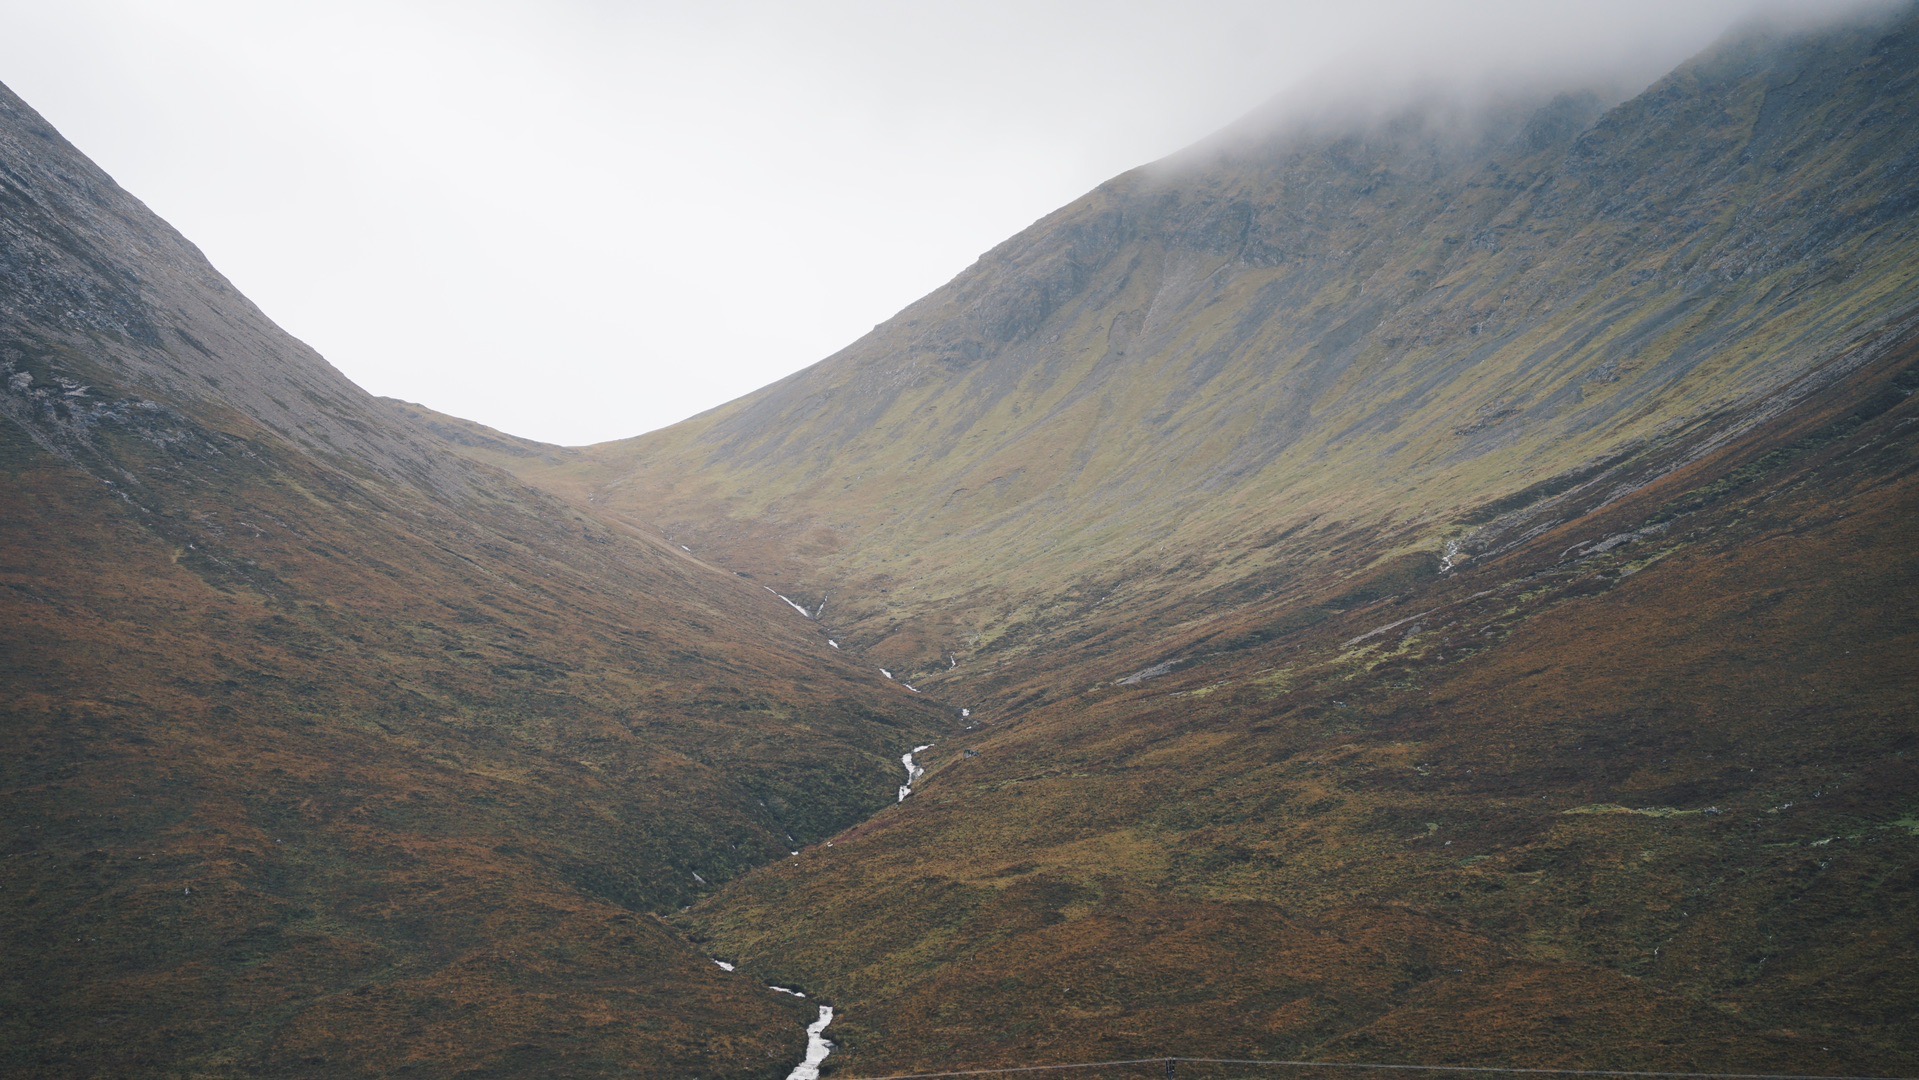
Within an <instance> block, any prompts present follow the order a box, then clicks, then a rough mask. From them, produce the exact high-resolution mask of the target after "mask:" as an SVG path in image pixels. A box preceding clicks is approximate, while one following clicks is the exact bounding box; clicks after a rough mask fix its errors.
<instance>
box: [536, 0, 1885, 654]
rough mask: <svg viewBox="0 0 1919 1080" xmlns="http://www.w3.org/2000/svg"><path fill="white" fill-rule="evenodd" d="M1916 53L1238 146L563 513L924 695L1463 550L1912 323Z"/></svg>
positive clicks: (993, 258) (579, 479)
mask: <svg viewBox="0 0 1919 1080" xmlns="http://www.w3.org/2000/svg"><path fill="white" fill-rule="evenodd" d="M1916 61H1919V31H1915V29H1914V24H1913V21H1912V20H1911V19H1910V18H1907V19H1905V20H1904V21H1898V22H1894V23H1892V24H1876V25H1874V26H1872V27H1869V28H1856V27H1855V28H1849V29H1843V30H1834V31H1829V32H1826V33H1824V34H1822V35H1817V36H1813V37H1807V38H1790V39H1785V40H1780V39H1775V38H1771V37H1768V36H1766V35H1764V34H1757V33H1755V34H1751V35H1746V36H1741V37H1736V38H1734V39H1731V40H1729V41H1727V42H1725V43H1724V44H1722V45H1721V46H1720V47H1719V48H1717V49H1716V50H1714V51H1713V52H1711V53H1709V54H1707V55H1706V56H1703V57H1701V58H1700V59H1698V60H1696V61H1694V62H1692V63H1690V64H1688V65H1686V66H1684V67H1683V68H1681V69H1680V70H1678V71H1676V72H1674V73H1673V74H1672V75H1671V76H1669V77H1667V78H1666V79H1664V80H1662V81H1661V82H1659V83H1658V84H1656V85H1655V86H1653V87H1651V88H1650V89H1648V90H1647V91H1646V92H1644V93H1643V94H1640V95H1639V96H1637V97H1635V98H1633V99H1632V100H1630V101H1626V102H1623V103H1621V104H1618V105H1616V106H1614V107H1611V108H1605V107H1603V106H1602V103H1601V102H1599V101H1598V100H1596V99H1594V98H1592V97H1591V96H1589V95H1586V96H1582V95H1577V94H1568V95H1562V96H1560V97H1557V98H1554V99H1552V100H1549V101H1526V100H1514V101H1508V102H1504V103H1498V104H1495V105H1492V106H1488V107H1486V108H1483V109H1480V110H1478V111H1475V112H1471V113H1469V114H1466V115H1463V116H1462V115H1458V114H1456V113H1455V112H1454V111H1453V110H1450V109H1448V108H1446V107H1444V106H1439V105H1432V106H1425V107H1419V108H1413V109H1408V110H1403V111H1400V112H1396V113H1391V114H1388V115H1387V116H1386V117H1384V118H1383V119H1377V120H1351V121H1342V122H1332V121H1328V122H1324V123H1313V122H1307V121H1301V120H1291V121H1282V122H1280V124H1279V126H1278V127H1277V128H1276V129H1271V128H1266V129H1255V130H1248V131H1242V132H1235V133H1232V134H1231V135H1230V136H1228V137H1223V138H1222V139H1220V140H1216V141H1215V142H1213V143H1209V144H1207V145H1206V146H1202V147H1201V148H1198V149H1195V150H1193V151H1190V152H1188V153H1186V154H1183V155H1179V156H1177V157H1175V158H1173V159H1171V160H1168V161H1165V162H1161V163H1159V164H1157V165H1155V166H1151V167H1148V168H1144V169H1140V170H1137V171H1135V172H1132V173H1129V174H1127V175H1125V176H1122V177H1119V178H1118V179H1116V180H1114V181H1112V182H1111V183H1108V184H1106V185H1104V186H1102V187H1101V188H1099V189H1098V190H1096V191H1094V192H1092V193H1090V194H1088V195H1087V196H1086V197H1085V198H1083V199H1080V200H1078V201H1076V202H1075V203H1073V204H1072V205H1069V206H1067V207H1064V208H1062V209H1061V210H1060V211H1058V212H1057V213H1055V214H1053V215H1051V216H1049V217H1048V218H1046V219H1045V220H1043V221H1041V222H1039V223H1038V224H1036V225H1035V226H1033V227H1032V228H1031V229H1029V230H1028V231H1026V232H1025V233H1022V234H1021V235H1019V236H1017V237H1014V238H1013V239H1011V240H1009V241H1007V242H1006V243H1005V244H1003V245H1001V246H1000V247H999V248H997V249H995V250H994V251H992V252H990V253H988V254H987V255H986V256H984V257H983V258H982V259H981V260H980V261H979V263H977V264H976V265H974V266H973V267H972V268H970V269H968V270H967V271H966V272H965V273H963V274H961V275H960V276H959V277H958V278H956V279H955V280H954V281H953V282H952V283H951V284H950V285H948V286H947V287H945V288H943V289H941V290H939V291H937V292H935V293H933V294H932V295H930V296H928V297H927V298H925V299H924V300H922V301H920V302H919V303H917V304H915V305H913V306H912V307H909V308H908V309H906V310H905V311H903V312H901V313H900V315H899V316H897V317H896V318H894V319H893V320H891V321H889V322H888V323H886V324H884V325H882V326H881V327H879V328H877V329H876V330H875V331H874V332H873V333H872V334H871V335H869V336H868V337H866V338H864V339H862V340H861V341H859V342H857V343H855V344H853V345H852V346H850V347H849V348H847V349H846V350H844V351H843V352H841V353H839V354H837V355H835V356H833V357H830V358H828V359H827V360H825V361H822V362H821V363H820V364H818V365H816V366H814V367H812V368H810V369H808V370H806V371H804V372H801V373H799V374H797V375H794V376H792V377H791V378H788V379H786V380H784V381H782V382H780V383H778V384H775V385H773V386H771V387H768V388H766V389H765V390H762V391H760V392H758V393H756V394H753V395H749V396H748V397H745V398H742V399H740V400H739V401H736V402H733V403H731V404H729V405H726V406H723V407H722V408H720V409H717V410H714V411H713V412H710V413H707V414H705V415H703V416H701V417H697V418H695V419H693V420H691V421H688V422H687V423H684V424H681V425H678V426H676V427H673V428H670V429H667V430H665V431H662V432H657V433H653V434H650V435H647V436H643V437H640V438H638V439H634V440H630V441H627V442H621V443H611V444H606V445H603V446H599V447H594V448H591V449H590V450H589V451H588V452H587V454H586V457H585V459H584V460H583V462H582V463H580V464H578V465H574V466H570V467H567V468H564V469H561V470H557V471H559V472H562V473H564V474H565V476H564V478H563V479H562V480H559V481H557V482H556V484H557V486H559V487H562V488H566V489H569V490H573V491H575V492H579V493H590V494H591V495H592V497H593V498H594V499H595V500H596V503H597V504H598V505H602V506H606V507H609V508H612V509H615V510H618V511H621V512H623V513H626V514H628V515H629V516H630V517H632V518H633V519H634V520H638V521H646V522H651V523H657V524H659V525H660V526H661V527H662V528H665V529H667V530H668V531H671V532H673V533H674V534H675V535H680V536H685V537H688V538H693V539H695V540H696V546H703V548H704V549H705V550H710V551H714V552H716V553H718V554H719V555H720V556H722V557H724V558H725V559H727V560H729V563H730V564H732V565H737V566H740V567H742V568H747V569H750V570H753V571H754V572H762V573H771V574H775V575H777V576H780V577H782V578H784V579H786V580H789V581H792V582H794V583H795V584H796V585H800V586H803V587H805V588H807V589H809V590H810V591H813V592H831V593H832V594H833V595H834V596H835V597H836V605H835V611H834V612H833V614H832V615H831V616H829V621H835V620H836V629H837V631H838V632H839V633H840V634H841V635H842V636H843V637H844V638H846V639H848V640H850V641H852V642H854V643H857V644H858V645H859V646H861V647H863V648H866V649H868V650H870V651H871V652H872V653H873V655H876V656H879V657H882V658H884V659H885V660H886V661H887V662H889V663H890V664H892V665H893V666H895V667H899V668H903V669H906V670H908V671H911V672H913V673H914V674H915V675H916V676H919V677H922V678H926V679H933V678H934V677H935V675H936V674H937V673H938V672H939V671H941V670H945V669H948V668H949V666H950V664H949V660H948V658H949V657H950V656H957V657H958V658H959V660H960V661H961V666H960V668H959V669H958V670H957V671H955V672H954V674H953V675H952V676H950V678H955V679H967V678H973V679H974V681H975V682H978V681H979V675H980V674H981V673H983V671H984V670H985V669H988V668H991V667H993V666H994V665H996V664H1001V663H1004V664H1006V665H1011V666H1018V667H1025V666H1029V665H1031V664H1033V663H1035V662H1036V661H1035V657H1037V656H1039V655H1042V654H1049V653H1051V652H1054V651H1056V650H1058V649H1059V648H1061V647H1063V646H1070V645H1072V644H1073V642H1074V639H1075V636H1076V635H1079V634H1082V633H1083V632H1084V631H1085V630H1086V628H1087V627H1088V626H1089V625H1092V626H1099V627H1103V628H1111V627H1112V626H1114V625H1115V624H1117V623H1120V622H1123V621H1125V620H1127V619H1135V618H1138V617H1140V616H1152V617H1155V618H1165V619H1176V618H1177V617H1178V616H1177V615H1176V612H1177V610H1178V609H1180V608H1181V607H1182V606H1183V605H1188V604H1191V603H1192V602H1193V601H1195V599H1196V598H1204V599H1203V603H1200V604H1198V605H1197V606H1198V607H1199V608H1200V609H1201V610H1203V611H1206V612H1209V613H1210V612H1211V611H1213V609H1214V608H1215V607H1216V606H1217V605H1218V604H1219V603H1221V602H1231V601H1232V600H1233V598H1235V597H1243V596H1258V595H1263V594H1267V593H1271V592H1273V591H1275V590H1283V589H1285V588H1287V587H1289V585H1288V583H1290V582H1296V581H1300V580H1303V579H1305V578H1308V577H1310V576H1312V575H1314V574H1319V573H1326V572H1330V571H1331V570H1332V569H1333V565H1332V564H1329V563H1323V562H1322V557H1323V556H1324V555H1325V554H1326V553H1327V551H1328V549H1329V547H1330V546H1332V545H1334V544H1336V543H1337V542H1338V537H1340V536H1341V535H1343V534H1344V533H1345V532H1346V530H1348V529H1352V528H1357V529H1359V530H1360V531H1361V532H1362V533H1365V534H1368V535H1370V534H1371V532H1372V531H1373V530H1375V529H1377V528H1379V527H1382V526H1385V525H1387V524H1389V523H1390V524H1391V526H1392V528H1393V529H1394V531H1395V532H1396V533H1400V534H1403V537H1404V541H1405V543H1406V544H1408V545H1409V546H1410V547H1412V548H1414V549H1417V550H1421V551H1425V552H1429V553H1431V554H1432V555H1433V557H1434V558H1437V557H1439V555H1440V554H1441V553H1442V552H1443V551H1444V550H1445V545H1446V544H1447V542H1448V541H1449V540H1452V541H1457V542H1459V543H1460V544H1461V545H1462V546H1463V547H1464V549H1465V550H1466V551H1467V552H1469V553H1470V552H1471V551H1472V550H1474V541H1473V525H1472V523H1471V522H1469V521H1467V520H1465V519H1463V518H1462V517H1461V515H1462V514H1463V513H1464V512H1466V511H1468V510H1469V509H1471V508H1473V507H1476V506H1480V505H1483V504H1485V503H1488V502H1491V501H1494V500H1497V499H1499V498H1502V497H1506V496H1508V495H1511V494H1513V493H1515V492H1517V491H1519V490H1521V489H1524V488H1525V487H1527V486H1528V485H1530V484H1532V483H1534V482H1536V481H1537V480H1539V479H1541V478H1543V477H1549V476H1554V475H1559V474H1565V473H1569V472H1572V471H1574V470H1577V469H1579V468H1582V467H1586V466H1590V465H1593V464H1595V463H1599V462H1603V461H1605V460H1607V459H1608V458H1610V457H1612V456H1614V455H1616V454H1618V453H1620V452H1622V451H1625V450H1628V449H1630V448H1632V447H1634V446H1638V445H1641V444H1643V443H1645V442H1647V441H1648V440H1653V439H1657V438H1661V437H1664V436H1666V435H1669V434H1671V433H1672V432H1673V431H1675V430H1676V429H1679V428H1683V427H1685V426H1686V425H1689V424H1694V423H1698V422H1701V421H1702V420H1703V419H1705V418H1708V417H1713V416H1717V415H1721V414H1723V413H1725V412H1726V411H1727V410H1734V411H1736V410H1738V409H1740V408H1742V407H1744V406H1746V405H1749V404H1750V403H1752V402H1754V401H1756V400H1759V399H1761V398H1762V397H1764V396H1765V395H1766V394H1768V393H1770V392H1772V391H1774V390H1776V389H1777V388H1778V387H1780V386H1782V385H1785V384H1787V383H1789V382H1791V381H1792V380H1793V379H1795V378H1797V377H1799V376H1801V375H1803V374H1805V373H1806V372H1809V371H1814V370H1817V369H1819V368H1820V367H1821V366H1822V365H1824V364H1826V363H1828V362H1830V361H1831V360H1832V359H1833V358H1834V357H1835V356H1837V355H1839V354H1841V353H1842V352H1844V351H1845V350H1847V349H1849V348H1850V347H1851V346H1852V345H1853V344H1854V343H1856V342H1857V341H1858V340H1860V339H1861V337H1862V336H1863V335H1869V334H1871V333H1873V332H1875V331H1876V330H1877V329H1878V328H1881V327H1883V326H1885V325H1887V323H1888V321H1889V320H1895V319H1897V318H1898V317H1900V316H1901V315H1902V314H1903V313H1905V312H1906V311H1907V310H1909V309H1910V307H1911V305H1912V303H1913V300H1914V297H1915V295H1916V292H1915V279H1914V267H1915V266H1916V265H1919V259H1915V257H1914V255H1915V252H1916V251H1919V247H1916V246H1915V245H1919V219H1915V216H1914V213H1913V210H1914V207H1915V203H1914V200H1913V198H1912V195H1911V191H1912V187H1911V184H1910V182H1909V180H1910V175H1911V168H1912V153H1913V147H1912V142H1911V139H1910V136H1909V135H1908V132H1909V131H1910V130H1912V128H1913V127H1914V125H1915V123H1919V81H1916V80H1915V78H1914V75H1913V72H1914V71H1915V70H1916V69H1919V63H1916ZM546 479H547V481H548V482H555V481H553V479H552V478H551V477H548V478H546ZM1102 604H1104V605H1107V607H1106V608H1104V609H1102V608H1100V605H1102ZM1115 612H1121V613H1123V614H1115ZM969 671H972V672H974V674H973V675H971V676H969V675H968V674H966V673H967V672H969ZM987 681H989V682H990V681H992V677H991V676H987Z"/></svg>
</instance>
